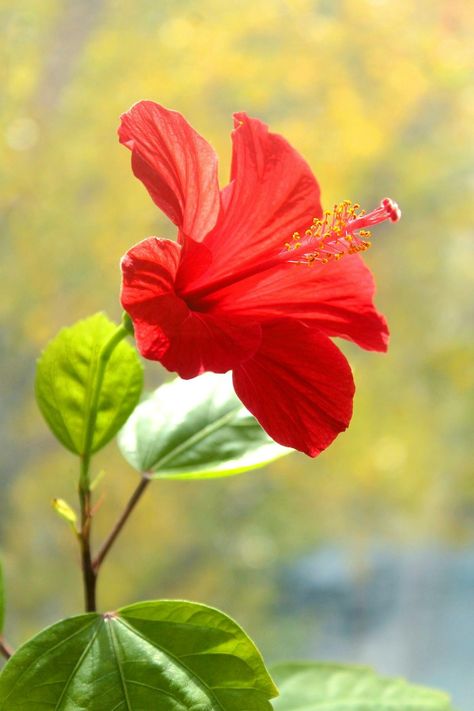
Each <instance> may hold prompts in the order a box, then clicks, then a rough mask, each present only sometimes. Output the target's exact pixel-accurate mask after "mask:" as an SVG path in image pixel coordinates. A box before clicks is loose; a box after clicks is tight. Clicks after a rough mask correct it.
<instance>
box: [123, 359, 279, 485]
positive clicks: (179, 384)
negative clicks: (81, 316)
mask: <svg viewBox="0 0 474 711" xmlns="http://www.w3.org/2000/svg"><path fill="white" fill-rule="evenodd" d="M119 446H120V449H121V451H122V454H123V455H124V457H125V459H127V461H128V462H129V463H130V464H131V465H132V466H133V467H135V469H137V470H138V471H140V472H150V473H153V474H154V475H155V477H157V478H205V477H217V476H228V475H230V474H238V473H240V472H243V471H247V470H248V469H255V468H257V467H261V466H263V465H264V464H266V463H268V462H269V461H272V460H273V459H276V458H277V457H281V456H283V455H284V454H287V453H288V452H290V451H292V450H289V449H287V448H285V447H281V446H280V445H278V444H275V442H273V440H271V439H270V437H269V436H268V435H267V434H266V432H264V431H263V430H262V428H261V427H260V425H259V424H258V422H257V421H256V419H255V418H254V417H253V416H252V415H251V414H250V413H249V411H248V410H246V408H245V407H244V406H243V405H242V403H241V402H240V400H239V399H238V398H237V396H236V395H235V393H234V389H233V387H232V379H231V377H230V376H228V375H215V374H214V373H206V374H205V375H201V376H199V377H198V378H194V380H181V379H179V378H177V379H176V380H173V381H172V382H170V383H166V384H165V385H162V386H161V387H160V388H158V390H156V391H155V392H154V393H153V394H152V395H151V396H150V397H149V398H148V399H146V400H144V401H143V402H141V403H140V405H139V406H138V407H137V408H136V410H135V412H134V413H133V415H132V416H131V417H130V419H129V420H128V422H127V424H126V425H125V427H124V428H123V430H122V432H121V433H120V436H119Z"/></svg>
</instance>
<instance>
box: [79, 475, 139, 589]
mask: <svg viewBox="0 0 474 711" xmlns="http://www.w3.org/2000/svg"><path fill="white" fill-rule="evenodd" d="M150 481H151V479H150V478H149V477H148V476H147V475H146V474H142V478H141V479H140V483H139V484H138V486H137V488H136V489H135V491H134V492H133V494H132V496H131V497H130V500H129V501H128V503H127V505H126V506H125V509H124V510H123V512H122V514H121V515H120V516H119V518H118V519H117V521H116V523H115V525H114V527H113V528H112V530H111V532H110V534H109V535H108V537H107V538H106V539H105V541H104V543H103V544H102V546H101V548H100V550H99V552H98V553H97V556H96V557H95V559H94V560H93V562H92V569H93V571H94V573H95V575H97V573H98V571H99V568H100V566H101V565H102V563H103V562H104V558H105V557H106V555H107V553H108V552H109V550H110V549H111V548H112V545H113V544H114V542H115V540H116V539H117V537H118V535H119V533H120V531H121V530H122V528H123V527H124V526H125V524H126V522H127V520H128V518H129V517H130V514H131V513H132V511H133V509H134V508H135V506H136V505H137V503H138V501H139V499H140V498H141V496H142V494H143V492H144V491H145V489H146V488H147V486H148V484H149V483H150Z"/></svg>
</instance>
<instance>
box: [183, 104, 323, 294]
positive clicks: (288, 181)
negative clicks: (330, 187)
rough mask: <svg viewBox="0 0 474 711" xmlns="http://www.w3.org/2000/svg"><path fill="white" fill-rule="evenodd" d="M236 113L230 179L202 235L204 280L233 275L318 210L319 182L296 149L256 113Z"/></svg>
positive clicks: (266, 254) (270, 252) (267, 253)
mask: <svg viewBox="0 0 474 711" xmlns="http://www.w3.org/2000/svg"><path fill="white" fill-rule="evenodd" d="M234 118H235V130H234V131H233V133H232V140H233V158H232V170H231V182H230V184H229V185H228V186H227V187H226V188H224V190H223V191H222V205H223V209H222V211H221V214H220V217H219V220H218V222H217V224H216V226H215V228H214V230H213V231H212V233H211V234H209V235H208V236H207V237H206V239H205V244H206V246H207V247H208V249H210V251H211V252H212V256H213V264H212V267H211V269H210V270H209V271H208V272H207V273H206V275H205V279H206V280H209V279H211V278H212V279H216V278H219V277H221V276H223V275H225V274H227V273H228V272H229V271H231V272H234V273H235V274H236V275H237V274H238V271H239V268H245V267H246V266H247V265H248V264H249V262H258V261H261V260H262V259H266V258H268V257H269V256H272V255H274V254H275V250H278V249H279V248H280V245H281V247H283V245H284V243H285V241H286V240H287V239H288V238H289V237H290V236H291V235H292V234H293V232H294V231H295V230H299V229H301V230H304V228H305V227H307V226H308V224H310V223H311V221H312V219H313V217H316V216H319V215H321V212H322V209H321V203H320V190H319V186H318V183H317V181H316V179H315V177H314V175H313V174H312V172H311V169H310V167H309V165H308V164H307V163H306V161H305V160H304V159H303V158H302V157H301V156H300V155H299V153H297V151H295V149H294V148H292V146H290V144H289V143H288V142H287V141H286V140H285V139H284V138H283V137H282V136H279V135H278V134H275V133H271V132H269V130H268V127H267V126H266V125H265V124H264V123H262V122H261V121H259V120H258V119H253V118H249V117H248V116H247V115H246V114H244V113H239V114H235V117H234ZM197 284H198V282H196V285H197Z"/></svg>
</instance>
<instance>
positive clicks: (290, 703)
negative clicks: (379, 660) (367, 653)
mask: <svg viewBox="0 0 474 711" xmlns="http://www.w3.org/2000/svg"><path fill="white" fill-rule="evenodd" d="M272 675H273V678H274V679H275V682H276V683H277V684H278V687H279V689H280V697H279V698H278V699H277V700H276V701H275V702H274V708H275V711H452V708H453V707H452V706H451V704H450V701H449V698H448V697H447V696H446V694H443V693H442V692H440V691H433V690H431V689H425V688H423V687H421V686H414V685H412V684H408V683H407V682H406V681H404V680H403V679H389V678H386V677H382V676H378V675H377V674H375V672H373V671H372V670H371V669H368V668H366V667H356V666H349V665H342V664H328V663H319V664H317V663H311V662H308V663H294V664H279V665H277V666H275V667H273V668H272Z"/></svg>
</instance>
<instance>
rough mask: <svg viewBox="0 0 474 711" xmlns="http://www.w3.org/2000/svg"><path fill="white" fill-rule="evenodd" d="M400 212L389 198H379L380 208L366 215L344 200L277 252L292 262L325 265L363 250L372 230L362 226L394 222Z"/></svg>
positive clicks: (296, 234) (366, 247) (294, 235)
mask: <svg viewBox="0 0 474 711" xmlns="http://www.w3.org/2000/svg"><path fill="white" fill-rule="evenodd" d="M401 214H402V213H401V211H400V208H399V207H398V205H397V203H396V202H394V201H393V200H391V199H390V198H385V199H384V200H382V202H381V203H380V205H379V207H377V208H376V209H375V210H372V212H369V213H368V214H367V213H366V212H365V210H360V209H359V205H357V204H355V205H353V204H352V203H351V202H350V200H344V202H341V203H339V204H338V205H334V210H333V211H332V212H331V211H330V210H326V212H325V213H324V216H323V217H322V218H321V219H319V218H317V217H315V218H314V220H313V223H312V225H311V226H310V227H308V229H307V230H306V231H305V233H304V234H303V235H300V233H299V232H295V233H294V234H293V238H292V241H291V242H286V244H285V250H283V251H282V252H280V255H281V256H282V257H283V255H286V260H285V261H288V262H291V263H294V264H309V265H312V264H314V263H315V262H319V263H321V264H327V263H328V262H329V261H331V260H338V259H341V258H342V257H344V255H346V254H355V253H356V252H364V251H365V250H366V249H368V248H369V247H370V244H371V243H370V237H371V233H370V231H369V230H367V229H365V228H366V227H372V226H373V225H377V224H379V223H380V222H385V221H386V220H391V221H392V222H397V221H398V220H399V219H400V217H401ZM288 252H289V253H290V254H288Z"/></svg>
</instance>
